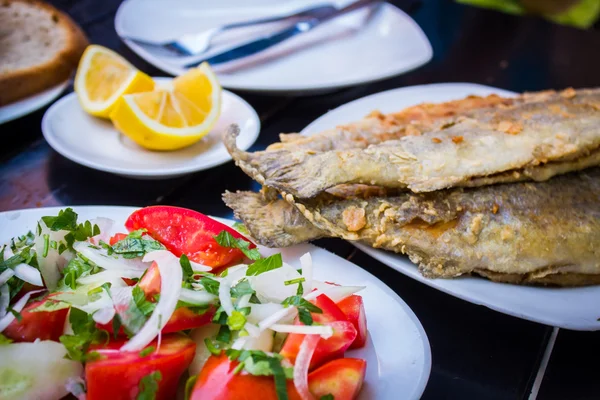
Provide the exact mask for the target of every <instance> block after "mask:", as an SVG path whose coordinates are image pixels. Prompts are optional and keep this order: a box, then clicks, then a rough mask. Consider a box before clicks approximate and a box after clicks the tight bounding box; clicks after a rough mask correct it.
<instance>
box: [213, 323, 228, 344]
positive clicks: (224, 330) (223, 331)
mask: <svg viewBox="0 0 600 400" xmlns="http://www.w3.org/2000/svg"><path fill="white" fill-rule="evenodd" d="M216 339H217V341H218V342H221V343H229V342H231V330H230V329H229V326H228V325H221V327H220V328H219V333H217V337H216Z"/></svg>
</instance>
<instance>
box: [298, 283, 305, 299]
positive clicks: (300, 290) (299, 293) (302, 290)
mask: <svg viewBox="0 0 600 400" xmlns="http://www.w3.org/2000/svg"><path fill="white" fill-rule="evenodd" d="M303 294H304V286H302V282H300V283H298V289H296V295H297V296H302V295H303Z"/></svg>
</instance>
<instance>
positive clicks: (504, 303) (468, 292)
mask: <svg viewBox="0 0 600 400" xmlns="http://www.w3.org/2000/svg"><path fill="white" fill-rule="evenodd" d="M492 93H496V94H498V95H503V96H512V95H514V93H513V92H509V91H506V90H502V89H497V88H493V87H488V86H481V85H475V84H470V83H443V84H432V85H421V86H411V87H405V88H400V89H394V90H389V91H386V92H381V93H377V94H374V95H371V96H367V97H364V98H362V99H358V100H355V101H352V102H350V103H348V104H345V105H343V106H340V107H338V108H336V109H334V110H332V111H329V112H328V113H327V114H325V115H323V116H322V117H320V118H318V119H317V120H315V121H314V122H313V123H311V124H310V125H308V126H307V127H306V128H305V129H304V130H303V131H302V132H301V133H302V134H305V135H313V134H315V133H317V132H320V131H323V130H325V129H330V128H333V127H335V126H336V125H339V124H345V123H348V122H352V121H355V120H356V119H358V118H360V117H361V116H364V115H367V114H368V113H370V112H371V111H373V110H380V111H381V112H383V113H389V112H394V111H399V110H401V109H403V108H405V107H408V106H412V105H415V104H418V103H421V102H443V101H449V100H454V99H460V98H463V97H465V96H468V95H471V94H472V95H480V96H486V95H488V94H492ZM351 243H352V244H353V245H355V246H356V247H358V248H359V249H361V250H362V251H364V252H365V253H367V254H369V255H370V256H371V257H373V258H375V259H377V260H379V261H381V262H382V263H384V264H386V265H387V266H389V267H392V268H393V269H395V270H397V271H399V272H401V273H403V274H404V275H407V276H409V277H411V278H413V279H415V280H417V281H419V282H422V283H424V284H426V285H429V286H431V287H433V288H436V289H438V290H441V291H443V292H445V293H448V294H451V295H452V296H455V297H458V298H460V299H463V300H466V301H469V302H471V303H474V304H479V305H483V306H486V307H488V308H491V309H492V310H496V311H499V312H502V313H505V314H508V315H512V316H515V317H518V318H523V319H527V320H530V321H534V322H539V323H542V324H547V325H551V326H557V327H560V328H566V329H574V330H599V329H600V322H598V317H600V307H599V305H598V299H600V286H590V287H583V288H545V287H533V286H519V285H510V284H504V283H495V282H492V281H489V280H487V279H484V278H479V277H461V278H457V279H428V278H425V277H423V276H422V275H421V274H420V273H419V272H418V271H417V268H416V266H415V265H414V264H413V263H411V262H410V260H409V259H408V257H406V256H402V255H399V254H395V253H392V252H388V251H384V250H379V249H374V248H372V247H369V246H366V245H364V244H360V243H354V242H351Z"/></svg>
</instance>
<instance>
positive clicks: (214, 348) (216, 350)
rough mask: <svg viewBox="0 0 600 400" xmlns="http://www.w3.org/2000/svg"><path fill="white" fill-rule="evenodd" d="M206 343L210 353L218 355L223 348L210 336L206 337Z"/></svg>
mask: <svg viewBox="0 0 600 400" xmlns="http://www.w3.org/2000/svg"><path fill="white" fill-rule="evenodd" d="M204 345H205V346H206V348H207V349H208V351H210V354H212V355H215V356H218V355H220V354H221V349H220V348H219V347H218V346H217V345H216V344H215V343H214V342H213V341H212V340H210V338H205V339H204Z"/></svg>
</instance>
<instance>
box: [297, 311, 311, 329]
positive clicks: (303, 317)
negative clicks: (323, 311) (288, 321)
mask: <svg viewBox="0 0 600 400" xmlns="http://www.w3.org/2000/svg"><path fill="white" fill-rule="evenodd" d="M298 319H300V322H302V323H303V324H304V325H312V324H313V317H312V315H310V312H308V310H307V309H306V308H304V307H298Z"/></svg>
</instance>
